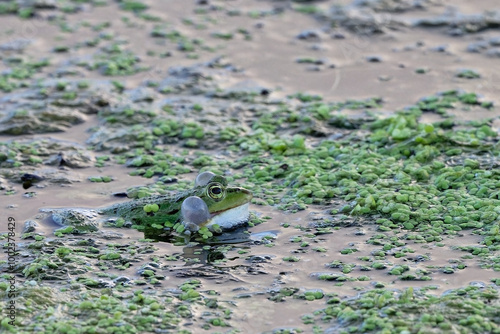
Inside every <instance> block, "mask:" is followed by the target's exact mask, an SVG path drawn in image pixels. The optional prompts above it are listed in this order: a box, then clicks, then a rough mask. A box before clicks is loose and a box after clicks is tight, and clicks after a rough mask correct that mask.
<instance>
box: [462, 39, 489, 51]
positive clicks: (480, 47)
mask: <svg viewBox="0 0 500 334" xmlns="http://www.w3.org/2000/svg"><path fill="white" fill-rule="evenodd" d="M488 46H489V43H488V42H486V41H481V42H474V43H471V44H469V45H468V46H467V52H474V53H479V52H481V51H484V50H486V49H487V48H488Z"/></svg>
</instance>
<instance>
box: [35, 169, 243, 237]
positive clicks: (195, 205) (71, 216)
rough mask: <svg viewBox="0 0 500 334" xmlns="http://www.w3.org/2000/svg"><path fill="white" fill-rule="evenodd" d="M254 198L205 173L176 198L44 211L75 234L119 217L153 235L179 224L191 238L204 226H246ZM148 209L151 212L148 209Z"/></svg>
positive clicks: (141, 199) (145, 199)
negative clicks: (91, 208) (95, 207)
mask: <svg viewBox="0 0 500 334" xmlns="http://www.w3.org/2000/svg"><path fill="white" fill-rule="evenodd" d="M251 199H252V193H251V192H250V191H248V190H246V189H244V188H241V187H231V186H228V184H227V180H226V178H224V177H223V176H221V175H215V174H214V173H212V172H203V173H201V174H199V175H198V176H197V177H196V181H195V185H194V187H193V188H192V189H190V190H187V191H184V192H181V193H179V194H176V195H157V196H150V197H144V198H140V199H136V200H133V201H129V202H125V203H117V204H113V205H111V206H109V207H105V208H102V209H97V210H89V209H66V208H64V209H42V210H41V211H42V212H45V213H49V214H50V215H51V217H52V219H53V220H54V221H55V222H56V223H58V224H60V225H64V226H72V227H73V231H72V232H73V233H84V232H89V231H97V230H98V226H99V223H100V222H102V221H106V220H107V221H110V220H112V217H119V218H123V219H124V220H125V221H126V222H130V223H132V224H134V225H137V226H138V227H139V229H144V230H145V231H147V232H148V233H147V234H148V235H149V236H151V234H152V232H154V233H157V234H158V235H160V234H162V233H163V232H164V230H165V227H168V226H172V225H173V224H176V223H180V224H181V225H178V226H182V228H181V229H179V228H178V229H177V230H178V231H181V232H182V233H183V234H185V235H187V236H189V235H191V234H192V233H194V232H197V231H198V230H199V229H200V228H203V227H206V228H208V229H209V230H212V229H215V232H220V231H230V230H233V229H235V228H237V227H240V226H242V225H243V224H244V223H246V222H247V221H248V217H249V212H248V207H249V202H250V200H251ZM148 207H149V208H150V209H146V208H148ZM151 208H152V209H151ZM146 211H147V212H146ZM102 216H105V217H102ZM103 218H105V219H103Z"/></svg>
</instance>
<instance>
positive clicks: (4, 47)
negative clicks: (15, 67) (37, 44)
mask: <svg viewBox="0 0 500 334" xmlns="http://www.w3.org/2000/svg"><path fill="white" fill-rule="evenodd" d="M30 44H31V40H30V39H25V38H21V39H16V40H13V41H10V42H7V43H3V44H0V51H10V52H16V53H20V52H22V51H24V49H26V48H27V47H28V46H29V45H30Z"/></svg>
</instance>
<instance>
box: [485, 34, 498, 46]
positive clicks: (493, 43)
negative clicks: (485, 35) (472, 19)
mask: <svg viewBox="0 0 500 334" xmlns="http://www.w3.org/2000/svg"><path fill="white" fill-rule="evenodd" d="M488 43H490V45H491V46H500V36H497V37H493V38H490V39H489V40H488Z"/></svg>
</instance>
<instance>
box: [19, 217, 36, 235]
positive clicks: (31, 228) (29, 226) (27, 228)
mask: <svg viewBox="0 0 500 334" xmlns="http://www.w3.org/2000/svg"><path fill="white" fill-rule="evenodd" d="M37 227H38V223H37V222H36V221H34V220H27V221H25V222H24V227H23V231H22V233H23V234H24V233H31V232H35V230H36V228H37Z"/></svg>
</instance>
